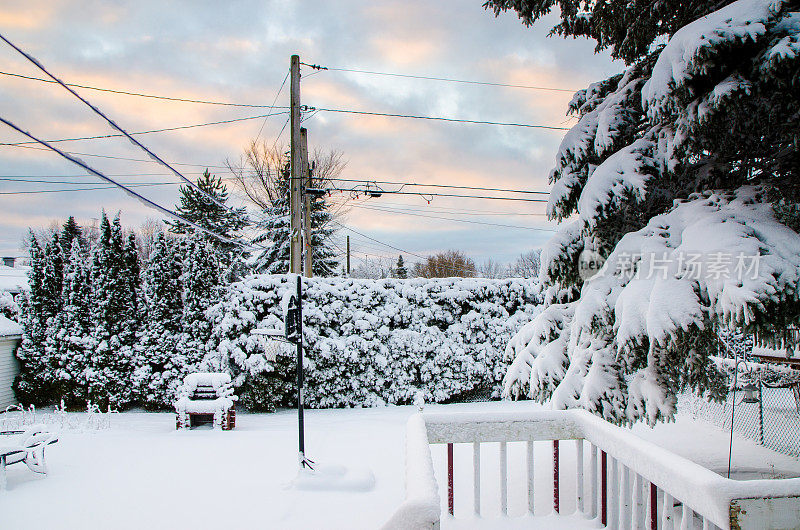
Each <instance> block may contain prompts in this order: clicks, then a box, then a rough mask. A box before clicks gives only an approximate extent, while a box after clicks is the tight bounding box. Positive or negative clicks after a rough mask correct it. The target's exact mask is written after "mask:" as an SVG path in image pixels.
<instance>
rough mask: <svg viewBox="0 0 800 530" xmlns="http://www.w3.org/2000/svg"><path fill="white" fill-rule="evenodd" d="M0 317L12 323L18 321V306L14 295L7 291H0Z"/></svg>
mask: <svg viewBox="0 0 800 530" xmlns="http://www.w3.org/2000/svg"><path fill="white" fill-rule="evenodd" d="M0 315H3V316H4V317H6V318H7V319H9V320H13V321H14V322H16V321H18V320H19V305H18V304H17V302H16V300H14V295H13V294H11V293H9V292H7V291H0Z"/></svg>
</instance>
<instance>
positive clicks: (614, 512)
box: [608, 456, 619, 529]
mask: <svg viewBox="0 0 800 530" xmlns="http://www.w3.org/2000/svg"><path fill="white" fill-rule="evenodd" d="M610 467H611V469H609V474H610V475H611V484H609V486H610V489H611V491H610V492H609V496H608V497H609V499H608V504H609V507H608V526H609V527H611V528H615V529H618V528H619V473H618V472H617V470H618V468H619V464H618V462H617V459H616V458H614V457H613V456H612V457H611V466H610Z"/></svg>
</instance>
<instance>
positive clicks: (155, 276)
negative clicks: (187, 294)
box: [134, 232, 184, 408]
mask: <svg viewBox="0 0 800 530" xmlns="http://www.w3.org/2000/svg"><path fill="white" fill-rule="evenodd" d="M182 247H183V243H182V240H180V239H177V238H167V236H166V235H165V234H164V233H163V232H159V234H158V235H157V236H156V238H155V241H154V243H153V250H152V252H151V254H150V256H149V258H148V260H147V265H146V267H145V270H144V273H143V286H142V290H143V292H144V301H145V306H146V314H147V319H146V321H145V324H144V330H143V332H142V334H141V339H140V350H141V351H140V355H139V360H138V363H137V365H138V366H137V369H136V373H135V374H134V379H135V382H136V388H137V394H138V396H139V399H140V401H141V402H142V404H143V405H145V406H147V407H153V408H157V407H163V406H166V405H168V404H169V402H170V400H171V399H172V398H173V396H174V392H175V389H176V386H177V383H176V381H177V380H178V379H179V378H180V377H181V376H182V375H184V374H183V373H182V370H181V366H182V364H181V363H180V362H179V363H178V365H177V366H176V362H175V360H176V357H177V346H178V342H179V341H180V333H181V331H182V323H181V317H182V313H183V300H182V296H181V292H182V283H181V274H182V265H181V260H182V254H183V250H182Z"/></svg>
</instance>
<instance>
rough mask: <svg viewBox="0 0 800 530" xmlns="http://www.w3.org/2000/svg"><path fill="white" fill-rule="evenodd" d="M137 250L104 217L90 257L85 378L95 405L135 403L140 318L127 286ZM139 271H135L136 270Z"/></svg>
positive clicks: (115, 221) (120, 227) (119, 225)
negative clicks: (88, 357) (89, 333)
mask: <svg viewBox="0 0 800 530" xmlns="http://www.w3.org/2000/svg"><path fill="white" fill-rule="evenodd" d="M135 254H136V253H135V248H134V249H131V248H130V243H128V244H127V245H126V244H125V242H124V238H123V234H122V226H121V224H120V220H119V217H116V218H115V219H114V222H113V224H112V223H111V222H109V220H108V216H106V214H105V212H103V215H102V218H101V221H100V238H99V240H98V242H97V245H96V247H95V248H94V251H93V253H92V264H91V273H90V278H91V283H92V286H91V292H92V300H91V302H92V307H91V328H92V335H93V336H92V342H93V349H94V351H93V352H92V363H91V370H90V373H89V377H88V386H89V392H90V397H92V398H93V400H94V401H96V402H97V401H99V402H108V403H111V404H124V403H127V402H129V401H130V400H132V399H133V388H132V385H131V381H132V375H133V371H134V367H135V362H134V353H133V350H132V348H133V345H134V343H135V341H136V329H137V328H138V321H139V319H140V318H141V316H140V315H139V313H138V303H137V302H136V295H135V292H133V293H132V292H131V282H132V278H131V276H133V275H134V274H136V273H137V272H138V270H133V269H132V257H131V256H132V255H133V256H135ZM137 269H138V267H137Z"/></svg>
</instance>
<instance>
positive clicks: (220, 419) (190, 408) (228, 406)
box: [175, 372, 238, 431]
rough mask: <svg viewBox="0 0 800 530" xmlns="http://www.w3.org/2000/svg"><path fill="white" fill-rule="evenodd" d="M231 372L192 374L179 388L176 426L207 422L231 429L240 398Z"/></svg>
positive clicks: (187, 426)
mask: <svg viewBox="0 0 800 530" xmlns="http://www.w3.org/2000/svg"><path fill="white" fill-rule="evenodd" d="M237 399H238V397H237V396H235V395H234V394H233V386H232V385H231V376H230V375H228V374H225V373H216V372H198V373H194V374H189V375H187V376H186V378H185V379H184V380H183V386H182V387H181V388H180V389H179V390H178V399H177V401H176V402H175V412H176V415H177V417H176V422H175V428H176V429H189V428H191V427H193V426H197V425H201V424H204V423H213V425H214V427H215V428H221V429H222V430H223V431H229V430H231V429H233V428H234V427H235V426H236V400H237Z"/></svg>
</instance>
